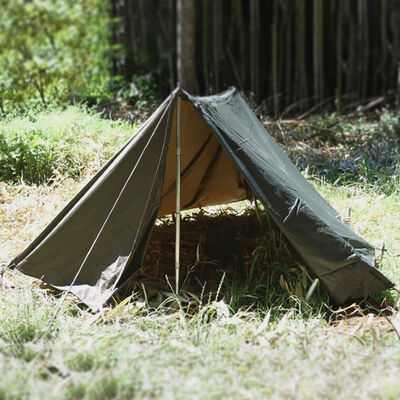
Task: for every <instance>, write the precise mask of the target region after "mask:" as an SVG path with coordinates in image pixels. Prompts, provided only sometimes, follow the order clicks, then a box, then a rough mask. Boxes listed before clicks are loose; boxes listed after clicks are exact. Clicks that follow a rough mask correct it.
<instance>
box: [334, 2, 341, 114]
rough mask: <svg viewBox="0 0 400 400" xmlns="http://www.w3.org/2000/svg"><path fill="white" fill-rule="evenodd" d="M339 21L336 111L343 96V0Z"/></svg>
mask: <svg viewBox="0 0 400 400" xmlns="http://www.w3.org/2000/svg"><path fill="white" fill-rule="evenodd" d="M338 8H339V10H338V22H337V24H336V26H337V37H336V96H335V105H336V111H337V112H340V106H341V96H342V63H343V60H342V36H343V35H342V32H343V28H342V25H343V4H342V0H339V2H338Z"/></svg>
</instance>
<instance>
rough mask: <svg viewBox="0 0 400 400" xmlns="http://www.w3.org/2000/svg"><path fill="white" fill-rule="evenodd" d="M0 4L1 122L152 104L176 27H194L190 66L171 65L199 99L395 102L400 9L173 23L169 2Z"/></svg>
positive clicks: (391, 5) (306, 4)
mask: <svg viewBox="0 0 400 400" xmlns="http://www.w3.org/2000/svg"><path fill="white" fill-rule="evenodd" d="M186 2H187V3H193V0H187V1H186ZM0 5H1V8H2V13H1V14H0V110H2V111H3V112H9V111H10V110H12V109H13V108H14V107H15V106H17V105H18V106H21V105H25V104H27V103H32V102H40V103H46V104H49V103H54V102H61V103H65V102H67V103H68V102H74V101H75V100H76V99H79V100H84V101H86V102H89V103H90V104H92V103H96V102H104V101H106V100H107V99H108V100H112V99H113V98H115V97H118V98H121V97H122V98H126V99H129V100H130V101H132V102H134V103H139V104H144V103H145V102H146V101H148V98H149V97H150V99H152V100H153V101H154V100H155V101H158V100H159V99H160V98H161V97H163V96H164V95H165V94H166V93H168V92H169V91H170V90H171V89H172V88H174V87H175V86H176V84H177V71H176V70H177V67H176V56H177V51H176V46H177V40H176V34H177V32H176V31H177V29H176V26H177V23H179V24H181V23H184V24H189V25H190V24H192V25H194V31H195V35H194V38H193V43H190V45H191V46H192V48H194V58H193V60H189V59H183V60H181V61H182V63H184V64H185V63H192V64H193V65H192V68H193V71H195V74H194V80H196V81H197V82H196V85H194V87H197V88H198V90H199V93H200V94H206V93H211V92H216V91H221V90H224V89H226V88H227V87H228V86H230V85H235V86H237V87H239V88H240V89H241V90H243V91H244V92H245V93H247V94H248V95H249V97H250V98H252V99H253V100H254V101H255V102H256V103H257V104H259V103H262V109H263V113H265V114H269V115H274V116H279V115H282V114H283V115H288V114H292V115H293V114H299V113H300V112H301V111H303V110H308V109H310V107H313V106H320V107H323V108H327V107H329V108H330V109H332V110H333V109H334V110H336V111H343V110H344V111H347V110H348V109H355V107H357V105H358V104H360V103H363V102H366V101H367V100H368V99H370V98H379V102H380V104H382V103H385V102H392V101H393V100H394V99H395V98H396V97H397V98H398V96H399V88H398V83H397V76H398V64H397V62H398V59H399V56H400V39H399V38H400V32H399V29H400V28H399V24H398V21H399V19H400V7H399V2H398V0H382V1H374V0H359V1H353V2H352V1H345V0H327V1H322V0H297V1H296V2H295V3H293V2H292V1H291V0H274V1H268V2H267V1H260V0H251V1H245V0H235V1H229V0H204V1H201V2H194V7H195V10H194V11H195V12H194V17H192V18H189V17H190V16H188V17H187V18H185V16H183V18H182V21H181V20H179V21H178V20H177V9H176V1H175V0H168V1H164V0H118V1H117V0H108V1H106V0H82V1H79V2H76V1H72V0H54V1H45V0H29V1H28V0H15V1H7V0H1V1H0ZM154 96H155V97H154ZM381 96H383V97H381ZM317 108H318V107H317Z"/></svg>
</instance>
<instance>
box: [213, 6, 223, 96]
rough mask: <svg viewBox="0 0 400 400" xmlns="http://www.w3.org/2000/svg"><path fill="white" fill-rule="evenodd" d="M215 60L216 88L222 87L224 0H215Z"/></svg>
mask: <svg viewBox="0 0 400 400" xmlns="http://www.w3.org/2000/svg"><path fill="white" fill-rule="evenodd" d="M212 4H213V11H212V15H213V29H212V32H213V49H212V50H213V60H214V78H215V79H214V85H215V89H216V90H219V88H220V72H221V71H220V69H221V65H220V64H221V57H222V54H221V53H222V38H221V25H222V12H223V10H222V2H221V0H213V2H212Z"/></svg>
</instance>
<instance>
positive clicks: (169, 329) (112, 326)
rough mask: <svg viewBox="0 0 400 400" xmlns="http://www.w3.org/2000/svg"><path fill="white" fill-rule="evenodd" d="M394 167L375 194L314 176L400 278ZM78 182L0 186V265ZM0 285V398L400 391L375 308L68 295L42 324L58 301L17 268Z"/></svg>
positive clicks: (398, 355)
mask: <svg viewBox="0 0 400 400" xmlns="http://www.w3.org/2000/svg"><path fill="white" fill-rule="evenodd" d="M96 118H97V117H96ZM64 121H67V119H64ZM96 121H97V122H96V124H102V121H100V120H97V119H96ZM10 123H11V122H10V121H8V122H7V124H10ZM105 123H108V122H105ZM313 123H314V122H313ZM368 123H369V122H368ZM357 124H358V125H357V126H359V124H360V122H359V121H358V122H357ZM85 126H86V127H89V128H90V127H93V124H92V122H91V121H90V120H89V122H86V125H85ZM374 129H375V127H374ZM88 131H89V132H92V130H91V129H89V130H88ZM389 131H390V129H389ZM7 132H10V129H8V130H7ZM285 132H286V131H285ZM389 133H390V132H389ZM287 138H289V139H290V131H289V130H288V131H287ZM287 140H288V139H287ZM306 144H307V145H310V144H309V143H306ZM310 146H311V145H310ZM110 148H111V147H110ZM349 148H350V147H349ZM320 150H321V151H322V152H323V151H324V150H326V149H323V148H322V149H321V148H320ZM350 150H351V149H350ZM350 150H349V152H350ZM87 151H88V152H89V151H90V149H88V150H87ZM391 155H393V154H392V153H391ZM96 162H97V161H96ZM390 165H391V164H390ZM371 168H372V167H371ZM90 169H92V168H91V167H90V168H89V170H90ZM93 169H95V167H93ZM332 170H334V168H332ZM374 171H375V172H376V171H377V170H374ZM395 171H396V165H395V166H394V168H393V169H391V170H390V169H389V172H390V173H391V174H392V176H393V181H394V182H395V184H394V186H393V187H392V186H390V182H389V183H388V182H387V181H384V182H386V183H385V184H387V185H388V186H387V187H386V189H385V190H383V191H382V185H381V184H382V181H380V184H374V183H373V182H372V178H373V174H371V175H369V177H367V178H366V180H367V181H366V180H364V181H359V180H358V181H357V180H355V179H353V180H352V181H351V182H350V181H349V182H341V181H340V180H339V181H337V179H335V178H334V177H332V171H330V173H331V175H330V177H332V179H327V177H326V175H324V174H323V173H321V174H320V178H316V177H313V178H312V182H313V183H314V184H315V186H316V188H317V189H318V190H319V191H320V192H321V193H322V194H323V195H324V196H325V197H326V198H327V199H328V200H329V201H330V202H331V204H332V205H333V206H334V207H335V208H336V209H337V210H338V211H339V212H340V214H341V215H343V216H347V215H348V209H349V207H351V209H352V214H351V221H350V223H351V226H352V227H353V229H354V230H355V231H356V232H358V233H359V234H361V235H362V236H363V237H365V238H366V239H368V240H369V241H370V242H371V243H373V244H374V245H375V246H376V247H377V248H381V247H382V241H383V240H384V242H385V247H386V249H387V251H386V252H385V254H384V256H383V259H382V262H381V263H380V264H381V268H382V270H383V272H384V273H385V274H387V275H388V276H389V277H390V278H392V279H393V280H394V281H395V282H396V283H400V273H399V270H398V266H399V260H400V231H399V229H398V222H399V221H400V190H399V189H400V187H399V186H398V183H397V181H396V179H397V177H396V175H395V174H396V172H395ZM375 172H374V173H375ZM378 172H379V171H378ZM340 173H343V172H341V171H340V170H339V169H337V174H340ZM387 173H388V170H385V174H387ZM368 179H370V180H371V181H368ZM333 182H336V183H333ZM80 185H82V182H77V181H75V180H73V179H72V178H68V174H67V173H66V174H63V175H61V174H56V175H55V177H54V178H53V179H52V186H34V185H31V186H29V185H26V184H25V183H23V182H22V183H21V182H19V183H4V182H3V183H0V242H1V243H2V247H1V248H0V259H1V260H0V261H6V260H7V261H8V260H9V259H10V258H12V257H13V256H14V255H15V254H16V253H17V252H18V251H20V250H21V249H22V248H23V247H24V246H26V245H27V244H28V243H29V242H30V241H31V240H32V239H33V237H34V236H35V235H36V234H37V233H38V232H39V231H40V230H41V229H42V227H43V226H45V225H46V223H47V222H48V221H49V220H50V219H51V218H52V217H53V216H54V215H55V214H56V212H57V210H58V209H59V208H60V206H61V204H62V203H64V202H66V201H67V200H68V199H69V198H70V197H71V196H73V194H74V193H76V191H77V190H78V188H79V186H80ZM378 255H379V252H378ZM378 258H380V255H379V256H378ZM3 283H4V285H3V287H2V288H1V289H0V298H1V302H0V399H39V398H46V399H47V398H48V399H52V398H65V399H82V398H86V399H112V398H115V399H131V398H134V397H135V398H171V399H172V398H173V399H175V398H176V399H187V398H193V399H203V398H206V399H208V398H210V399H225V398H233V399H258V398H266V397H268V398H293V399H321V398H327V399H338V398H358V399H365V398H371V399H375V398H381V399H396V398H399V397H400V346H399V337H398V335H397V332H398V331H400V313H398V312H397V311H395V310H392V312H391V313H390V314H388V315H386V316H376V315H373V314H369V313H368V311H367V310H366V308H365V305H361V306H355V307H352V308H351V309H349V310H348V311H347V313H348V314H353V315H354V316H353V317H352V318H343V312H332V311H330V310H329V309H328V308H327V307H322V308H320V309H318V310H316V309H313V310H312V311H311V312H309V310H307V309H306V308H307V307H306V306H305V304H304V302H302V301H299V300H296V298H295V297H292V298H289V295H288V296H287V300H283V301H282V302H281V303H280V304H276V303H275V304H273V305H272V306H270V307H264V308H256V309H253V310H248V309H247V310H246V309H245V308H242V309H241V310H239V311H235V312H233V311H232V310H231V309H230V308H229V307H228V306H227V303H228V301H227V299H226V298H223V294H221V296H219V297H218V298H211V299H210V300H207V301H204V302H203V304H202V305H201V306H199V307H198V310H197V312H194V313H193V312H192V313H191V314H190V315H189V314H187V313H186V312H185V310H184V309H179V307H177V308H175V309H174V310H171V309H167V308H165V307H164V308H163V307H160V308H158V309H149V308H147V307H146V306H145V304H144V302H143V301H142V299H141V298H135V299H132V301H131V302H130V303H127V304H125V305H122V306H120V307H119V308H116V309H114V310H113V311H110V309H106V310H105V312H104V313H103V314H102V315H93V314H91V313H90V312H89V311H88V310H86V309H84V308H82V307H79V306H78V305H77V304H76V302H75V301H74V299H73V298H72V297H71V298H68V299H67V302H66V303H65V304H64V306H63V307H62V309H61V311H60V313H59V314H58V316H57V318H56V320H55V321H54V324H53V325H52V326H51V329H50V330H48V326H49V323H50V320H51V318H52V316H53V314H54V311H55V310H56V308H57V306H58V305H59V304H60V301H61V300H60V298H59V297H55V296H53V295H51V294H49V293H48V292H47V291H45V290H43V289H41V288H40V286H39V285H38V283H37V282H35V281H33V280H31V279H30V278H27V277H25V276H22V275H20V274H19V273H11V272H10V271H6V272H5V275H4V279H3ZM296 304H297V306H294V305H296ZM361 307H364V310H362V309H361ZM236 308H239V309H240V307H236Z"/></svg>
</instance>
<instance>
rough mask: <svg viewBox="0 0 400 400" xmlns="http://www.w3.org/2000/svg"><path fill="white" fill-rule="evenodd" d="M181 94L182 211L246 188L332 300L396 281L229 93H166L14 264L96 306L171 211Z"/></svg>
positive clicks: (229, 198)
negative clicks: (379, 267)
mask: <svg viewBox="0 0 400 400" xmlns="http://www.w3.org/2000/svg"><path fill="white" fill-rule="evenodd" d="M178 96H179V97H180V98H181V99H182V101H181V105H182V111H181V121H180V122H181V141H182V146H181V154H182V155H181V204H182V209H183V210H184V209H190V208H195V207H205V206H208V205H214V204H224V203H227V202H233V201H239V200H243V199H246V198H248V197H249V195H250V193H252V192H253V193H255V194H256V196H257V197H258V199H259V200H260V201H261V202H262V204H263V205H264V207H265V209H266V210H267V212H268V213H269V215H270V216H271V218H273V220H274V221H275V223H276V224H277V226H278V227H279V228H280V229H281V231H282V232H283V234H284V235H285V236H286V237H287V239H288V240H289V242H290V243H291V244H292V245H293V247H294V248H295V249H296V250H297V251H298V252H299V254H300V255H301V256H302V257H303V259H304V261H305V262H306V264H307V266H308V267H309V268H310V269H311V271H312V272H313V273H314V274H315V275H316V276H317V277H318V278H319V279H320V280H321V282H322V283H323V284H324V285H325V286H326V288H327V289H328V291H329V293H330V295H331V296H332V297H333V299H334V300H335V301H336V302H337V303H339V304H341V303H343V302H345V301H347V300H350V299H356V298H360V297H365V296H367V295H369V294H371V293H372V292H375V291H379V290H382V289H385V288H390V287H392V286H393V283H392V282H391V281H390V280H389V279H387V278H386V277H385V276H384V275H383V274H382V273H381V272H380V271H378V270H377V269H376V268H375V267H374V248H373V247H372V246H371V245H370V244H369V243H368V242H366V241H365V240H363V239H362V238H360V237H359V236H358V235H356V234H355V233H354V232H353V231H352V230H351V229H350V228H349V227H348V226H347V225H346V224H344V223H343V222H342V221H341V220H340V218H339V216H338V213H337V212H336V211H335V210H334V209H333V208H332V207H331V206H330V205H329V204H328V203H327V202H326V201H325V200H324V199H323V198H322V197H321V196H320V195H319V194H318V192H317V191H316V190H315V189H314V188H313V187H312V186H311V185H310V184H309V183H308V182H307V180H306V179H305V178H304V177H303V176H302V175H301V173H300V172H299V171H298V170H297V169H296V167H295V166H294V165H293V163H292V162H291V161H290V160H289V158H288V157H287V156H286V155H285V153H284V152H283V151H282V150H281V148H280V147H279V146H278V145H277V144H276V143H275V142H274V140H273V139H272V137H271V136H270V135H269V134H268V132H267V131H266V129H265V128H264V126H263V125H262V124H261V122H260V121H259V120H258V119H257V117H256V116H255V115H254V113H253V112H252V111H251V109H250V108H249V106H248V105H247V103H246V102H245V101H244V99H243V98H242V97H241V95H240V94H239V92H237V91H236V89H231V90H229V91H227V92H224V93H222V94H218V95H214V96H208V97H194V96H191V95H189V94H188V93H186V92H184V91H182V90H180V89H177V90H175V91H174V92H172V93H171V95H170V96H169V97H168V98H167V99H166V100H165V101H164V103H163V104H162V105H161V106H160V107H159V108H158V109H157V110H156V111H155V113H154V114H153V115H152V116H151V117H150V118H149V120H148V121H147V122H146V123H145V124H144V125H143V127H142V128H141V129H140V130H139V131H138V132H137V133H136V134H135V135H134V136H133V138H132V139H130V140H129V141H128V142H127V143H126V144H125V145H124V146H123V147H122V148H121V149H120V150H119V151H118V152H117V153H116V154H115V155H114V156H113V157H112V158H111V159H110V160H109V161H108V163H107V164H106V165H105V166H104V167H103V168H102V169H101V170H100V171H99V172H98V173H97V174H96V175H95V176H94V177H93V178H92V180H91V181H90V182H89V183H88V184H87V185H86V186H85V187H84V188H83V189H82V190H81V191H80V192H79V193H78V194H77V195H76V196H75V198H74V199H73V200H71V202H70V203H69V204H67V206H66V207H65V208H64V209H63V210H62V211H61V212H60V214H59V215H58V216H57V217H56V218H55V219H54V220H53V221H52V222H51V223H50V224H49V225H48V226H47V228H45V230H44V231H43V232H42V233H41V234H40V235H39V236H38V237H37V238H36V239H35V240H34V241H33V242H32V243H31V244H30V245H29V246H28V247H27V248H26V249H25V250H24V251H23V252H22V253H21V254H19V255H18V256H17V257H16V258H15V259H14V260H13V261H12V262H11V264H10V266H11V267H15V268H18V269H19V270H20V271H22V272H23V273H25V274H27V275H30V276H33V277H36V278H39V279H42V280H43V281H45V282H47V283H49V284H50V285H52V286H54V287H57V288H60V289H64V290H70V291H71V292H72V293H74V294H75V295H77V296H78V297H79V298H80V299H81V300H82V301H83V302H85V303H86V304H87V305H88V306H90V307H91V308H92V309H94V310H97V309H99V308H101V306H102V305H103V304H104V302H105V301H107V300H108V299H109V298H110V297H111V296H112V294H113V293H114V292H115V290H116V289H117V288H118V287H119V286H120V285H122V284H123V283H124V282H125V281H126V279H128V278H129V277H131V276H132V274H133V273H134V272H135V271H137V270H138V268H139V267H140V265H141V263H142V262H143V257H144V255H145V251H146V247H147V243H148V240H149V238H150V235H151V232H152V229H153V225H154V222H155V220H156V218H157V216H163V215H167V214H169V213H172V212H174V209H175V195H176V148H175V147H176V136H175V132H176V126H177V113H176V102H177V98H178ZM75 278H76V279H75Z"/></svg>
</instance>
